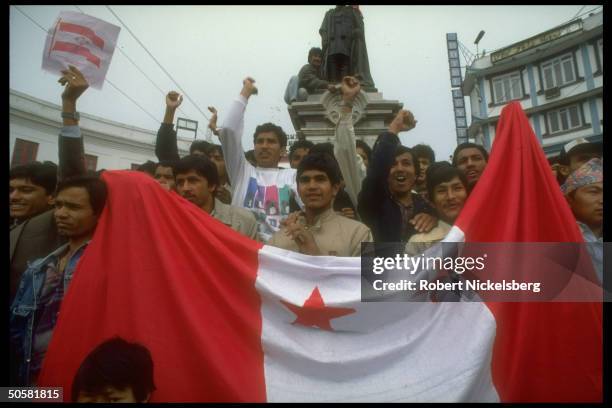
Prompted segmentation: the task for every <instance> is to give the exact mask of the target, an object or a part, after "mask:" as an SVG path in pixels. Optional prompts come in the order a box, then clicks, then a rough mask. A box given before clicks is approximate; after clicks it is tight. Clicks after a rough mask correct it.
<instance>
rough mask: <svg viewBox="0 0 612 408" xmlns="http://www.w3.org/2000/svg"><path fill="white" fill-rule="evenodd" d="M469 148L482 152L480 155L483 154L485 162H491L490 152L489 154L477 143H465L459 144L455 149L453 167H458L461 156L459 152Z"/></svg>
mask: <svg viewBox="0 0 612 408" xmlns="http://www.w3.org/2000/svg"><path fill="white" fill-rule="evenodd" d="M469 148H474V149H478V150H480V153H482V156H483V157H484V160H485V162H488V161H489V152H487V150H486V149H485V148H484V147H483V146H482V145H479V144H476V143H470V142H465V143H461V144H459V145H458V146H457V147H456V148H455V151H454V152H453V166H456V165H457V155H458V154H459V152H460V151H461V150H463V149H469Z"/></svg>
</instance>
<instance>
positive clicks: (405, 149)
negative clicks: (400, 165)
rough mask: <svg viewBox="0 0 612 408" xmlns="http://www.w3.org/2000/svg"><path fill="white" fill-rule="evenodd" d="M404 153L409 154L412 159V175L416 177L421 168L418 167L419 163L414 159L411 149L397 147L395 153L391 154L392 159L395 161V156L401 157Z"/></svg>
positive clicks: (401, 146) (402, 146)
mask: <svg viewBox="0 0 612 408" xmlns="http://www.w3.org/2000/svg"><path fill="white" fill-rule="evenodd" d="M404 153H410V156H411V157H412V165H413V166H414V175H415V176H418V175H419V172H420V171H421V166H420V165H419V161H418V160H417V159H416V157H415V155H414V152H413V151H412V149H411V148H409V147H406V146H404V145H398V146H397V147H396V148H395V152H394V153H393V158H394V159H395V158H396V157H397V156H399V155H402V154H404Z"/></svg>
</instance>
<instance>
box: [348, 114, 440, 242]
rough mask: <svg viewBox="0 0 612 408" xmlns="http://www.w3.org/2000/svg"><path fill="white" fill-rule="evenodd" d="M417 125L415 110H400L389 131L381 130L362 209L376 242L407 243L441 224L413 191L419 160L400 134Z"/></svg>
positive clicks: (369, 170) (368, 173) (362, 200)
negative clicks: (414, 236)
mask: <svg viewBox="0 0 612 408" xmlns="http://www.w3.org/2000/svg"><path fill="white" fill-rule="evenodd" d="M415 126H416V120H415V119H414V116H413V115H412V113H411V112H409V111H407V110H400V111H399V112H398V113H397V115H396V116H395V118H394V119H393V121H392V122H391V124H390V125H389V130H388V131H387V132H383V133H381V134H380V135H379V136H378V139H377V140H376V143H375V144H374V152H373V153H372V161H371V163H370V166H369V167H368V170H367V176H366V178H365V179H364V180H363V184H362V188H361V192H360V194H359V205H358V210H359V215H360V216H361V219H362V220H363V222H364V223H365V224H366V225H367V226H368V227H370V229H371V230H372V234H373V235H374V240H375V241H376V242H407V241H408V240H409V239H410V237H411V236H412V235H414V234H416V233H417V232H428V231H431V229H432V228H433V227H435V225H436V224H437V218H436V217H434V216H433V214H434V210H433V208H431V206H430V205H429V204H428V203H427V202H426V201H425V200H423V199H422V198H421V197H420V196H419V195H418V194H416V193H413V192H412V188H413V187H414V183H415V182H416V177H417V174H418V173H419V162H418V161H417V159H416V157H415V155H414V153H413V151H412V149H410V148H408V147H406V146H403V145H402V144H401V143H400V140H399V137H398V134H399V133H400V132H403V131H407V130H410V129H413V128H414V127H415Z"/></svg>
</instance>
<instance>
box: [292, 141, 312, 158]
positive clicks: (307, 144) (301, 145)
mask: <svg viewBox="0 0 612 408" xmlns="http://www.w3.org/2000/svg"><path fill="white" fill-rule="evenodd" d="M314 145H315V144H314V143H312V142H311V141H310V140H296V141H295V142H294V143H293V144H292V145H291V147H290V148H289V160H291V157H293V153H295V151H296V150H297V149H308V151H309V152H310V150H311V149H312V148H313V146H314Z"/></svg>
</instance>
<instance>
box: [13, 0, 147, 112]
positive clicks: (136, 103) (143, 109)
mask: <svg viewBox="0 0 612 408" xmlns="http://www.w3.org/2000/svg"><path fill="white" fill-rule="evenodd" d="M13 7H15V8H16V9H17V10H19V12H20V13H21V14H23V15H24V16H26V17H27V18H28V20H30V21H31V22H33V23H34V24H36V25H37V26H38V27H39V28H40V29H41V30H42V31H44V32H45V33H46V32H48V30H45V29H44V28H43V26H41V25H40V24H38V23H37V22H36V21H35V20H34V19H33V18H32V17H30V16H29V15H27V14H26V13H25V12H24V11H23V10H20V9H19V7H17V6H13ZM104 82H108V83H109V84H110V85H111V86H112V87H113V88H115V89H116V90H117V91H119V92H120V93H121V94H122V95H123V96H125V97H126V98H128V99H129V100H130V101H131V102H132V103H134V105H136V106H138V107H139V108H140V109H141V110H142V111H143V112H144V113H146V114H147V115H148V116H149V117H150V118H151V119H153V121H154V122H155V123H159V121H158V120H157V119H156V118H155V116H153V115H151V114H150V113H149V112H147V110H146V109H145V108H143V107H142V106H140V104H138V102H136V101H135V100H134V99H132V98H131V97H130V96H129V95H128V94H126V93H125V92H123V91H122V90H121V89H119V87H117V86H116V85H115V84H113V83H112V82H111V81H109V80H108V78H105V79H104Z"/></svg>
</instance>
